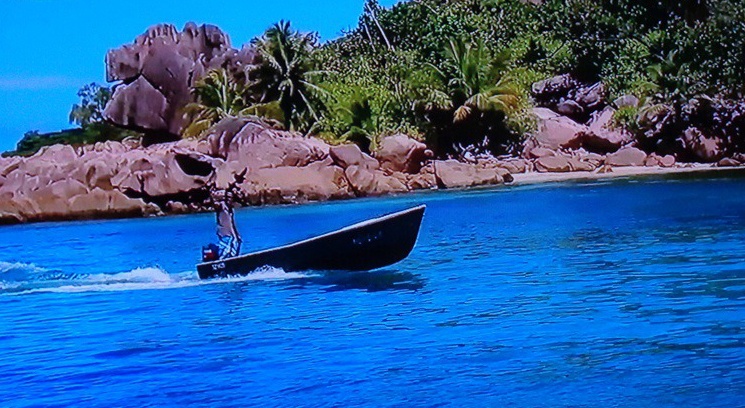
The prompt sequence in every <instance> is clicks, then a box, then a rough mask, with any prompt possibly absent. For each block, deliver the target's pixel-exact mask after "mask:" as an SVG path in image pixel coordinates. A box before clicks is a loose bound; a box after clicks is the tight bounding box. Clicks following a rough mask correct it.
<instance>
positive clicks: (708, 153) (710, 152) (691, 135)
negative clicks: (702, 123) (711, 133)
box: [680, 127, 724, 163]
mask: <svg viewBox="0 0 745 408" xmlns="http://www.w3.org/2000/svg"><path fill="white" fill-rule="evenodd" d="M680 141H681V143H682V145H683V148H684V149H685V151H686V152H687V153H688V155H691V156H693V158H694V159H695V160H699V161H702V162H704V163H716V162H718V161H719V160H721V159H722V158H723V157H724V153H723V151H722V146H723V144H724V143H723V142H722V140H721V139H719V138H718V137H708V136H706V135H704V134H703V132H701V131H700V130H699V129H697V128H695V127H691V128H688V129H686V131H685V132H683V136H682V137H681V140H680Z"/></svg>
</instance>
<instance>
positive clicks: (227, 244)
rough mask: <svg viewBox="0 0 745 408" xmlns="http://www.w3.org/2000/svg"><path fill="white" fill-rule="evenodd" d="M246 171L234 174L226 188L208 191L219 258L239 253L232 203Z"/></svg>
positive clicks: (239, 239)
mask: <svg viewBox="0 0 745 408" xmlns="http://www.w3.org/2000/svg"><path fill="white" fill-rule="evenodd" d="M245 175H246V171H244V172H243V173H241V174H238V175H236V176H235V181H234V182H233V183H230V184H229V185H228V187H227V188H219V187H218V188H214V189H213V190H212V191H211V192H210V196H211V198H212V205H213V206H214V208H215V219H216V221H217V238H218V254H219V255H218V256H219V259H221V260H222V259H227V258H235V257H236V256H238V255H240V253H241V244H243V240H242V239H241V234H240V233H238V228H236V226H235V211H234V210H233V204H234V202H235V198H236V196H238V195H239V194H240V188H239V187H238V184H240V183H242V182H243V181H244V180H245Z"/></svg>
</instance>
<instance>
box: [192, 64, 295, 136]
mask: <svg viewBox="0 0 745 408" xmlns="http://www.w3.org/2000/svg"><path fill="white" fill-rule="evenodd" d="M193 93H194V95H195V96H196V99H197V102H194V103H190V104H188V105H186V107H185V108H184V112H185V113H186V114H187V115H189V117H190V118H191V122H190V124H189V126H187V127H186V129H184V134H183V136H184V137H187V138H196V137H200V136H202V135H204V133H205V132H206V131H207V130H208V129H209V128H210V127H212V126H213V125H214V124H215V123H217V122H219V121H220V120H222V119H224V118H227V117H238V116H262V117H265V118H267V119H270V120H277V121H282V120H283V119H284V115H283V113H282V111H281V110H280V109H279V105H278V103H277V102H268V103H253V102H252V97H251V94H250V91H249V88H248V87H247V86H246V85H245V84H243V83H241V82H239V81H238V80H236V79H235V78H233V77H232V76H231V75H230V74H228V72H227V71H225V69H223V68H218V69H214V70H211V71H209V72H208V73H207V74H206V75H205V76H204V77H203V78H201V79H200V80H199V81H197V83H196V85H195V86H194V89H193Z"/></svg>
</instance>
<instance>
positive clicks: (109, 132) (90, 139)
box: [3, 122, 141, 156]
mask: <svg viewBox="0 0 745 408" xmlns="http://www.w3.org/2000/svg"><path fill="white" fill-rule="evenodd" d="M130 137H134V138H138V137H141V135H140V134H138V133H136V132H131V131H127V130H123V129H120V128H117V127H114V126H112V125H109V124H107V123H104V122H97V123H91V124H89V125H87V126H84V127H82V128H77V129H70V130H63V131H61V132H53V133H46V134H43V133H39V132H38V131H29V132H26V134H24V135H23V138H22V139H21V140H20V141H19V142H18V144H17V145H16V150H15V151H11V152H5V153H3V156H31V155H33V154H34V153H36V152H38V151H39V149H41V148H42V147H45V146H51V145H55V144H67V145H73V146H81V145H87V144H93V143H97V142H105V141H109V140H112V141H122V140H124V139H126V138H130Z"/></svg>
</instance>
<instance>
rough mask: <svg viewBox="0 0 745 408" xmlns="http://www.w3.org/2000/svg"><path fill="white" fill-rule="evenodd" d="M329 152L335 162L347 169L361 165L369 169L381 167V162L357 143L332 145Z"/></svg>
mask: <svg viewBox="0 0 745 408" xmlns="http://www.w3.org/2000/svg"><path fill="white" fill-rule="evenodd" d="M329 154H330V156H331V159H332V160H333V161H334V164H336V165H337V166H339V167H341V168H342V169H346V168H347V167H349V166H360V167H364V168H366V169H368V170H374V169H377V168H378V167H380V163H379V162H378V161H377V160H375V159H373V158H372V157H370V156H368V155H367V154H365V153H363V152H362V150H360V148H359V146H357V145H356V144H344V145H341V146H333V147H331V149H330V151H329Z"/></svg>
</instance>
